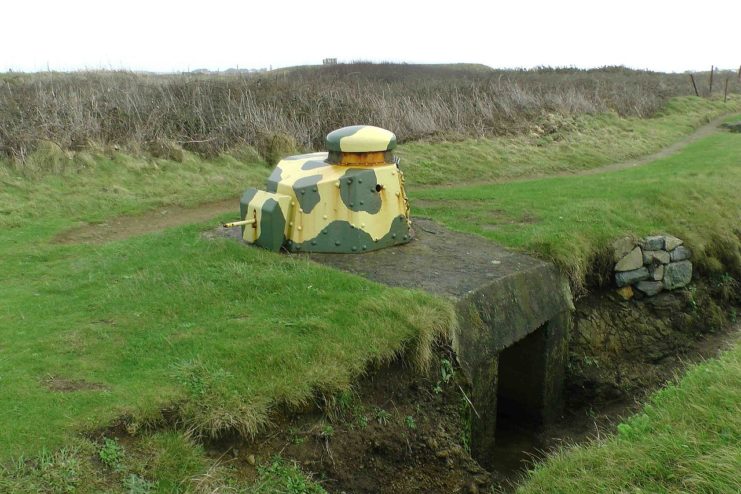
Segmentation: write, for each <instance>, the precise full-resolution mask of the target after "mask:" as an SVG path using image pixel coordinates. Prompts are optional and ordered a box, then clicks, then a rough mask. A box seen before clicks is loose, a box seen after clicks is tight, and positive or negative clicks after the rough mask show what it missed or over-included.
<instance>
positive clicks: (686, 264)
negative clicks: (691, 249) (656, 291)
mask: <svg viewBox="0 0 741 494" xmlns="http://www.w3.org/2000/svg"><path fill="white" fill-rule="evenodd" d="M690 281H692V263H691V262H690V261H679V262H672V263H670V264H667V265H666V269H665V270H664V288H666V289H667V290H674V289H675V288H681V287H683V286H685V285H687V284H688V283H689V282H690Z"/></svg>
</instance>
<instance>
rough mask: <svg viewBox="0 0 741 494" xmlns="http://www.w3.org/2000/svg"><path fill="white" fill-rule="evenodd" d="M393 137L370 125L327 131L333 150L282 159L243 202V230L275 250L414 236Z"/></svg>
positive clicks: (369, 244) (336, 247)
mask: <svg viewBox="0 0 741 494" xmlns="http://www.w3.org/2000/svg"><path fill="white" fill-rule="evenodd" d="M395 146H396V136H395V135H394V134H393V133H392V132H389V131H388V130H385V129H381V128H378V127H372V126H367V125H356V126H352V127H345V128H342V129H338V130H336V131H334V132H331V133H330V134H329V135H327V148H328V149H329V152H321V153H311V154H303V155H299V156H290V157H287V158H285V159H283V160H281V161H280V162H279V163H278V165H277V166H276V167H275V169H274V170H273V173H272V174H271V175H270V177H269V178H268V180H267V186H266V191H261V190H257V189H254V188H253V189H248V190H246V191H245V192H244V195H243V196H242V199H241V201H240V212H241V218H242V220H243V221H244V220H251V223H250V224H243V226H242V237H243V238H244V240H245V241H246V242H248V243H253V244H256V245H259V246H261V247H264V248H266V249H270V250H273V251H277V250H280V249H281V248H286V249H287V250H289V251H292V252H344V253H350V252H364V251H370V250H376V249H380V248H383V247H388V246H391V245H397V244H403V243H406V242H408V241H409V240H411V238H412V229H411V221H410V216H409V201H408V200H407V196H406V192H405V191H404V174H403V173H402V172H401V170H400V169H399V167H398V165H397V162H396V159H395V158H394V157H393V155H392V154H391V151H392V150H393V149H394V147H395Z"/></svg>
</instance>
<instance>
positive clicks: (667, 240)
mask: <svg viewBox="0 0 741 494" xmlns="http://www.w3.org/2000/svg"><path fill="white" fill-rule="evenodd" d="M683 243H684V241H683V240H680V239H678V238H677V237H672V236H671V235H664V249H666V250H669V251H671V250H674V249H676V248H677V247H679V246H680V245H682V244H683Z"/></svg>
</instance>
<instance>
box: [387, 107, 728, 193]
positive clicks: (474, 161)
mask: <svg viewBox="0 0 741 494" xmlns="http://www.w3.org/2000/svg"><path fill="white" fill-rule="evenodd" d="M735 111H741V97H740V96H733V97H732V98H730V99H729V100H728V102H726V103H724V102H723V101H722V100H708V99H701V98H696V97H682V98H673V99H672V100H670V101H669V102H668V103H667V105H666V106H665V107H664V108H663V109H662V110H661V111H660V112H658V113H657V114H656V115H654V116H653V117H651V118H639V117H621V116H620V115H618V114H617V113H614V112H608V113H601V114H598V115H576V116H565V117H564V116H559V115H555V114H550V115H545V116H543V117H542V118H540V119H535V120H534V121H533V127H532V128H531V129H530V131H529V132H526V133H521V134H518V135H514V136H502V137H494V138H489V139H464V140H461V141H448V142H427V141H418V142H409V143H406V144H404V145H402V146H400V147H399V148H398V149H397V154H398V155H399V156H400V157H401V158H402V162H401V164H402V168H403V170H404V171H405V174H406V180H407V183H408V184H409V185H410V186H412V187H414V186H416V185H423V186H430V187H432V188H434V187H435V186H439V185H463V184H475V183H478V184H481V183H485V182H506V181H512V180H522V179H527V178H535V177H544V176H549V175H556V174H568V173H576V172H581V171H585V170H589V169H593V168H596V167H599V166H603V165H609V164H613V163H619V162H623V161H626V160H631V159H635V158H639V157H644V156H646V155H649V154H651V153H654V152H656V151H659V150H661V149H662V148H665V147H667V146H669V145H670V144H673V143H675V142H677V141H679V140H681V139H682V138H683V137H684V136H686V135H688V134H690V133H691V132H692V131H693V130H695V129H696V128H698V127H700V126H701V125H703V124H706V123H708V122H709V121H710V120H712V119H715V118H716V117H720V116H722V115H725V114H728V113H729V112H735Z"/></svg>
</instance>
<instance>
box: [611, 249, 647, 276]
mask: <svg viewBox="0 0 741 494" xmlns="http://www.w3.org/2000/svg"><path fill="white" fill-rule="evenodd" d="M641 266H643V254H642V253H641V248H640V247H636V248H635V249H633V250H631V251H630V253H628V255H626V256H624V257H623V258H622V259H620V260H619V261H618V263H617V264H615V271H633V270H635V269H638V268H640V267H641Z"/></svg>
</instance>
